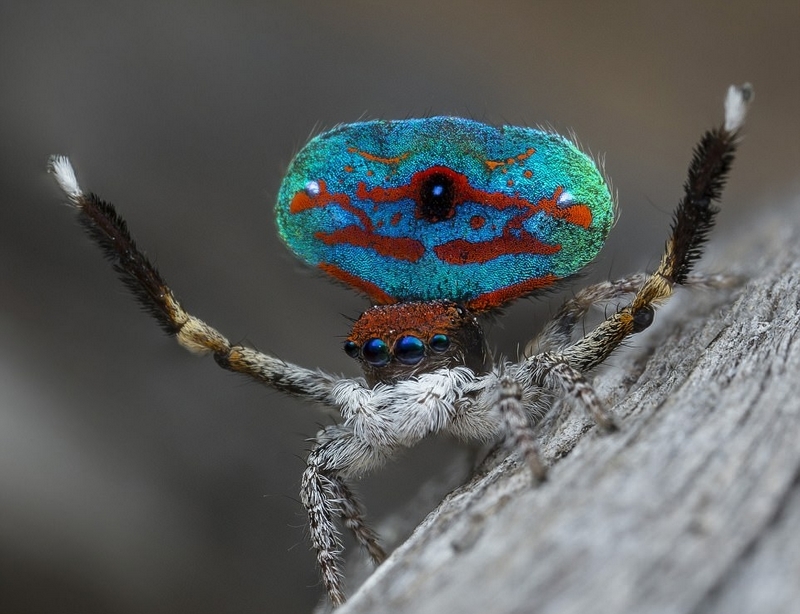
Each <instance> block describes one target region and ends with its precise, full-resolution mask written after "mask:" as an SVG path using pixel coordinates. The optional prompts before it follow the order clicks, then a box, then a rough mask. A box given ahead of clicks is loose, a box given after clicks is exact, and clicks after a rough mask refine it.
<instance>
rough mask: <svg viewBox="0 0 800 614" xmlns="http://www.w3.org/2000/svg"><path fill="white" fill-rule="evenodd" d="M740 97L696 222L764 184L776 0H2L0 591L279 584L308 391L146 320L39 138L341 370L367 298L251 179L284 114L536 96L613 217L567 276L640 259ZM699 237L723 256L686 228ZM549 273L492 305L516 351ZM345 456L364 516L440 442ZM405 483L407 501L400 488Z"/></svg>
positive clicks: (237, 591)
mask: <svg viewBox="0 0 800 614" xmlns="http://www.w3.org/2000/svg"><path fill="white" fill-rule="evenodd" d="M743 81H751V82H752V83H753V84H754V86H755V89H756V103H755V106H754V108H753V110H752V114H751V117H750V121H749V123H748V125H747V129H746V139H745V142H744V144H743V146H742V148H741V155H740V157H739V159H738V160H737V163H736V165H735V168H734V172H733V174H732V179H731V181H730V184H729V187H728V189H727V191H726V197H725V201H724V211H723V213H722V215H721V216H720V224H719V229H718V232H716V233H715V235H714V238H713V241H714V242H725V241H736V237H737V236H744V235H746V233H747V231H748V228H749V227H750V226H751V225H752V223H754V222H755V221H757V219H758V217H759V216H762V215H764V214H765V213H766V212H770V211H774V210H776V209H780V210H781V215H792V216H797V215H800V212H798V210H797V209H793V208H786V207H785V206H783V205H782V204H781V203H783V202H786V201H787V200H788V198H789V197H790V195H792V194H796V193H797V188H798V183H800V182H799V180H798V170H799V169H800V121H799V120H798V108H800V106H799V105H798V101H800V3H798V2H797V0H788V1H785V2H782V1H765V2H752V1H738V2H731V1H722V0H720V1H716V2H696V1H688V0H681V1H677V2H627V3H623V2H596V3H594V2H593V3H590V2H586V3H582V2H522V1H517V2H448V3H445V2H430V1H428V2H425V1H416V2H374V1H373V2H370V1H362V2H327V3H323V2H319V3H311V2H288V1H287V2H268V1H261V2H224V3H223V2H188V1H185V2H163V1H159V2H152V1H142V0H140V1H139V2H136V3H114V2H99V1H83V2H81V1H74V2H63V3H61V2H37V1H26V2H14V1H8V0H6V1H4V2H3V3H2V4H0V131H1V132H0V134H1V136H2V138H0V190H2V200H0V203H1V204H2V206H0V339H2V342H0V611H2V612H4V613H5V612H56V611H57V612H60V613H69V612H84V613H93V612H114V613H117V612H119V613H128V612H130V613H133V612H199V613H203V612H221V611H225V612H303V611H309V610H310V609H311V607H312V606H313V604H314V603H315V601H316V599H317V598H318V597H319V595H320V593H321V588H320V587H319V585H318V581H317V572H316V569H315V566H314V559H313V555H312V554H311V552H310V551H309V547H308V544H307V541H306V539H305V532H304V528H303V527H304V524H305V519H304V514H303V510H302V508H301V506H300V504H299V502H298V495H297V492H298V488H299V482H300V474H301V472H302V469H303V457H304V455H305V451H306V450H307V448H308V443H307V441H306V438H307V437H308V436H311V435H313V434H314V433H315V432H316V430H317V429H318V427H319V425H320V424H324V423H327V422H328V418H326V417H324V416H323V415H322V414H321V413H319V412H318V411H317V410H316V409H314V408H313V407H308V406H305V405H304V404H302V403H300V402H297V401H294V400H291V399H287V398H285V397H283V396H281V395H279V394H277V393H274V392H272V391H270V390H267V389H264V388H262V387H260V386H258V385H255V384H251V383H248V382H246V381H244V380H243V379H241V378H238V377H236V376H234V375H231V374H228V373H225V372H223V371H221V370H220V369H218V368H217V367H216V365H215V364H214V362H213V361H212V360H209V359H205V360H201V359H198V358H195V357H193V356H191V355H189V354H187V353H186V352H184V351H183V350H181V349H180V348H179V347H178V346H177V345H176V344H175V343H174V342H173V341H171V340H169V339H167V338H165V336H164V335H163V334H161V332H160V331H159V329H158V328H157V326H156V325H155V324H154V323H153V322H151V321H150V319H148V318H147V317H146V316H145V315H143V314H142V313H141V312H140V311H139V309H138V308H137V306H136V305H135V304H134V302H133V301H132V300H131V299H130V297H129V296H128V295H127V293H126V292H125V291H124V289H123V288H122V286H121V284H120V283H118V281H117V280H116V279H115V277H114V275H113V274H112V272H111V271H110V268H109V267H108V265H107V264H106V263H105V262H103V259H102V258H101V257H100V255H99V253H98V251H97V250H96V249H95V248H94V247H93V246H92V245H90V243H89V242H88V240H86V239H85V237H84V236H82V233H81V231H80V229H79V228H78V226H77V225H76V224H75V221H74V216H73V212H72V211H70V210H69V209H68V208H67V207H65V206H62V205H61V204H60V203H61V202H63V198H62V197H61V196H60V194H59V193H58V191H57V189H56V187H55V185H54V182H53V180H52V178H51V177H48V176H47V175H46V173H45V172H44V168H45V163H46V160H47V156H48V155H49V154H51V153H64V154H68V155H70V156H71V157H72V160H73V162H74V164H75V166H76V169H77V171H78V173H79V180H80V182H81V184H82V185H83V186H84V187H85V188H87V189H90V190H93V191H95V192H97V193H99V194H100V195H102V196H103V197H104V198H106V199H108V200H110V201H112V202H114V203H115V204H116V205H117V206H118V207H119V209H120V210H121V211H122V212H123V214H124V215H125V217H126V218H127V219H128V222H129V224H130V226H131V228H132V229H133V232H134V234H135V236H136V237H137V238H138V240H139V243H140V245H142V246H143V247H144V248H145V249H146V251H147V252H148V253H149V254H150V256H152V257H153V259H154V260H155V261H156V262H157V264H158V266H159V267H160V269H161V271H162V273H163V274H164V275H165V277H166V278H167V279H168V280H169V281H170V283H171V284H172V285H173V287H174V288H175V289H176V292H177V294H178V295H179V296H180V297H181V298H182V299H183V301H184V303H185V304H186V305H187V306H188V307H189V308H190V309H191V310H192V311H193V312H195V313H196V314H198V315H200V316H201V317H203V318H205V319H207V320H208V321H209V322H210V323H212V324H213V325H215V326H216V327H218V328H219V329H220V330H221V331H223V332H224V333H225V334H227V335H228V336H229V337H230V338H232V339H234V340H245V341H247V342H250V343H253V344H255V345H256V346H257V347H259V348H260V349H262V350H265V351H269V352H273V353H275V354H277V355H278V356H280V357H282V358H285V359H287V360H291V361H294V362H297V363H300V364H302V365H304V366H320V367H322V368H324V369H326V370H330V371H334V372H342V373H345V374H348V375H356V374H357V372H356V369H355V364H353V363H352V361H350V359H348V358H347V356H345V355H344V353H343V352H342V351H341V342H342V339H343V336H344V335H346V333H347V330H348V319H347V318H348V317H355V316H358V314H359V313H360V312H361V311H362V310H363V309H364V308H365V307H366V306H367V304H366V301H365V300H364V299H363V298H361V297H359V296H357V295H355V294H354V293H352V292H350V291H349V290H347V289H345V288H342V287H339V286H336V285H334V284H332V283H330V282H329V281H328V280H326V279H324V278H322V277H321V276H319V275H317V274H315V273H314V272H312V271H307V270H305V269H304V268H303V267H302V266H300V265H299V264H298V263H297V262H296V261H295V260H294V259H293V258H292V257H291V256H290V255H289V254H288V252H287V250H286V249H285V248H284V247H283V245H282V244H281V243H280V241H279V240H278V238H277V236H276V233H275V227H274V223H273V219H272V206H273V199H274V196H275V194H276V192H277V188H278V185H279V182H280V179H281V174H282V171H283V169H284V168H285V166H286V164H287V163H288V161H289V160H290V158H291V156H292V154H293V153H294V152H295V151H297V149H298V148H299V147H300V146H302V144H303V143H304V142H305V140H306V139H307V138H308V136H309V135H310V134H312V133H313V132H315V131H318V130H320V129H321V128H324V127H330V126H333V125H335V124H336V123H339V122H349V121H354V120H357V119H359V118H364V117H367V118H404V117H409V116H420V115H430V114H455V115H466V116H470V117H474V118H477V119H481V120H485V121H489V122H494V123H515V124H527V125H535V124H546V125H550V126H552V127H554V128H555V129H557V130H559V131H570V130H574V132H575V133H576V134H577V135H578V137H579V139H580V142H581V143H582V145H583V147H584V148H586V149H588V150H589V151H591V152H592V153H593V154H602V155H604V156H605V168H606V172H607V174H608V176H609V177H610V178H611V180H612V181H613V186H614V187H615V189H616V190H617V192H618V194H619V206H620V211H621V218H620V220H619V222H618V224H617V225H616V227H615V229H614V230H613V232H612V237H611V239H610V240H609V243H608V245H607V247H606V248H605V249H604V251H603V253H602V255H601V257H600V258H599V259H598V261H597V262H596V264H595V265H594V266H593V267H591V269H590V271H589V273H588V274H587V281H589V280H592V279H598V278H604V277H608V276H611V275H621V274H624V273H627V272H630V271H633V270H638V269H641V268H643V267H647V266H653V265H654V264H655V262H656V261H657V258H658V255H659V253H660V249H661V246H662V245H663V241H664V238H665V236H666V231H667V228H668V225H669V222H670V212H671V209H672V207H673V205H674V204H675V202H676V200H677V198H678V196H679V193H680V187H681V184H682V182H683V178H684V172H685V169H686V166H687V163H688V161H689V157H690V153H691V148H692V146H693V145H694V143H695V142H696V140H697V139H698V137H699V136H700V134H701V132H702V131H703V130H704V129H706V128H707V127H710V126H711V125H713V124H714V123H716V122H718V121H720V120H721V117H722V106H721V103H722V99H723V95H724V92H725V89H726V87H727V86H728V84H730V83H739V82H743ZM704 266H706V267H707V268H712V269H716V270H724V268H725V262H724V261H721V260H720V259H716V260H715V258H714V249H713V245H712V249H711V254H710V257H709V258H707V259H706V261H705V263H704ZM557 303H558V298H557V297H555V296H548V297H545V298H544V299H537V300H523V301H520V302H518V304H516V305H515V306H513V307H512V308H511V309H509V310H508V312H507V314H506V315H505V317H504V318H502V319H501V320H499V321H498V323H497V324H495V325H493V326H492V327H491V330H490V336H491V339H492V343H493V345H494V346H495V347H497V348H499V349H500V350H501V351H503V352H505V353H507V354H510V355H513V354H515V352H516V350H517V344H518V343H520V342H523V341H524V340H526V339H527V338H528V337H529V336H530V335H531V334H532V333H533V332H534V331H535V330H536V328H537V321H538V320H537V319H540V318H541V317H545V316H546V314H547V313H548V312H549V311H551V310H552V309H553V308H554V307H555V306H556V305H557ZM459 453H460V452H459V450H458V449H457V448H456V447H455V446H454V445H453V444H451V443H448V442H439V443H428V444H425V445H423V446H421V448H420V449H418V450H414V451H412V452H411V453H408V454H406V455H405V457H404V458H403V459H401V460H400V461H399V462H398V463H395V464H394V465H392V466H391V467H387V468H386V469H385V470H384V471H382V472H379V473H378V474H377V475H376V476H373V477H370V478H368V479H366V480H364V481H363V482H362V483H361V485H360V488H359V490H360V491H361V492H362V493H363V494H364V498H365V500H366V504H367V507H368V509H369V510H370V513H371V517H372V518H373V519H380V518H381V517H383V516H385V515H386V514H388V513H390V512H391V511H392V510H394V509H398V508H399V507H401V506H402V505H403V503H404V502H405V501H406V500H408V498H409V497H410V496H411V495H412V493H413V492H414V491H415V489H416V488H418V487H419V486H420V485H421V484H423V483H424V482H425V481H426V480H427V479H428V477H429V476H431V475H436V474H437V472H438V471H440V468H441V467H442V466H443V465H445V464H447V463H448V462H450V459H452V458H454V457H455V456H457V455H458V454H459ZM427 511H428V510H425V509H419V510H416V513H418V514H419V515H420V516H421V515H423V514H425V513H426V512H427Z"/></svg>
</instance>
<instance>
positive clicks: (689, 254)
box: [672, 128, 736, 284]
mask: <svg viewBox="0 0 800 614" xmlns="http://www.w3.org/2000/svg"><path fill="white" fill-rule="evenodd" d="M735 152H736V139H735V135H734V134H731V133H729V132H727V131H726V130H724V129H723V128H718V129H716V130H710V131H709V132H706V133H705V134H704V135H703V138H702V139H701V140H700V143H699V144H698V145H697V147H696V148H695V150H694V156H693V158H692V162H691V164H690V165H689V175H688V178H687V179H686V183H685V184H684V186H683V189H684V193H685V195H684V197H683V198H682V199H681V201H680V203H679V204H678V208H677V210H676V211H675V215H674V217H673V222H672V240H673V257H674V259H675V260H674V266H673V271H674V279H673V282H674V283H678V284H682V283H684V282H685V281H686V277H687V275H688V274H689V273H690V272H691V270H692V267H693V265H694V263H695V262H696V261H697V260H698V259H699V258H700V256H701V255H702V247H703V244H704V243H705V242H706V240H707V239H708V233H709V232H710V230H711V228H712V227H713V226H714V218H715V217H716V215H717V213H718V212H719V209H718V208H717V207H715V206H714V205H713V204H712V202H713V201H718V200H719V199H720V196H721V195H722V188H723V187H724V186H725V180H726V179H727V175H728V171H729V170H730V168H731V165H732V164H733V158H734V154H735Z"/></svg>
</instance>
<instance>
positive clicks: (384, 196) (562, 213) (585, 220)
mask: <svg viewBox="0 0 800 614" xmlns="http://www.w3.org/2000/svg"><path fill="white" fill-rule="evenodd" d="M431 174H441V175H444V176H446V177H448V178H449V179H450V180H451V181H452V182H453V193H454V196H453V207H457V206H458V205H460V204H462V203H465V202H472V203H478V204H480V205H485V206H488V207H494V208H495V209H498V210H501V211H502V210H503V209H508V208H516V209H520V210H523V211H525V212H526V214H525V217H526V218H527V217H530V215H533V214H534V213H537V212H539V211H543V212H544V213H546V214H547V215H549V216H550V217H554V218H557V219H561V220H565V221H567V222H569V223H571V224H575V225H577V226H581V227H582V228H588V227H589V225H590V224H591V223H592V211H591V209H589V207H587V206H586V205H581V204H576V205H571V206H569V207H563V208H562V207H559V206H558V202H557V201H558V197H559V196H561V194H562V192H563V191H564V188H563V187H558V188H556V190H555V192H553V195H552V196H551V197H550V198H541V199H539V200H538V201H536V202H531V201H529V200H527V199H525V198H522V197H521V196H517V195H514V196H509V195H507V194H503V193H502V192H486V191H485V190H479V189H477V188H474V187H472V185H470V183H469V179H467V176H466V175H463V174H461V173H457V172H455V171H454V170H452V169H450V168H447V167H446V166H432V167H430V168H426V169H425V170H424V171H418V172H416V173H414V175H413V176H412V177H411V181H410V182H409V183H408V184H406V185H403V186H399V187H396V188H383V187H380V186H376V187H374V188H371V189H367V186H366V184H365V183H364V182H363V181H362V182H361V183H359V184H358V188H357V189H356V197H357V198H358V199H359V200H371V201H372V202H374V203H394V202H397V201H400V200H404V199H410V200H413V201H415V202H416V201H417V197H418V194H419V191H420V189H421V187H422V183H423V181H424V180H425V179H426V178H427V177H429V176H430V175H431Z"/></svg>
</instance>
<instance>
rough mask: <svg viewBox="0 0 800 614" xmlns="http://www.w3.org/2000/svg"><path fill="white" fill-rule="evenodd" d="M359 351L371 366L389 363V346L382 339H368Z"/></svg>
mask: <svg viewBox="0 0 800 614" xmlns="http://www.w3.org/2000/svg"><path fill="white" fill-rule="evenodd" d="M361 353H362V354H363V355H364V360H366V361H367V362H368V363H369V364H370V365H372V366H373V367H383V366H385V365H387V364H388V363H389V346H387V345H386V344H385V343H384V342H383V340H382V339H370V340H369V341H367V342H366V343H365V344H364V347H363V349H362V350H361Z"/></svg>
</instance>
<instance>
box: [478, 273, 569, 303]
mask: <svg viewBox="0 0 800 614" xmlns="http://www.w3.org/2000/svg"><path fill="white" fill-rule="evenodd" d="M556 281H558V277H556V276H555V275H552V274H547V275H544V276H542V277H534V278H533V279H528V280H525V281H522V282H520V283H518V284H513V285H511V286H506V287H505V288H500V289H499V290H495V291H493V292H487V293H486V294H481V295H480V296H478V297H475V298H474V299H472V300H469V301H466V303H465V305H466V307H467V308H468V309H471V310H472V311H476V312H481V311H488V310H490V309H494V308H495V307H498V306H500V305H502V304H504V303H507V302H508V301H510V300H513V299H515V298H519V297H520V296H524V295H525V294H528V293H530V292H533V291H534V290H539V289H541V288H547V287H549V286H552V285H553V284H554V283H555V282H556Z"/></svg>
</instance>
